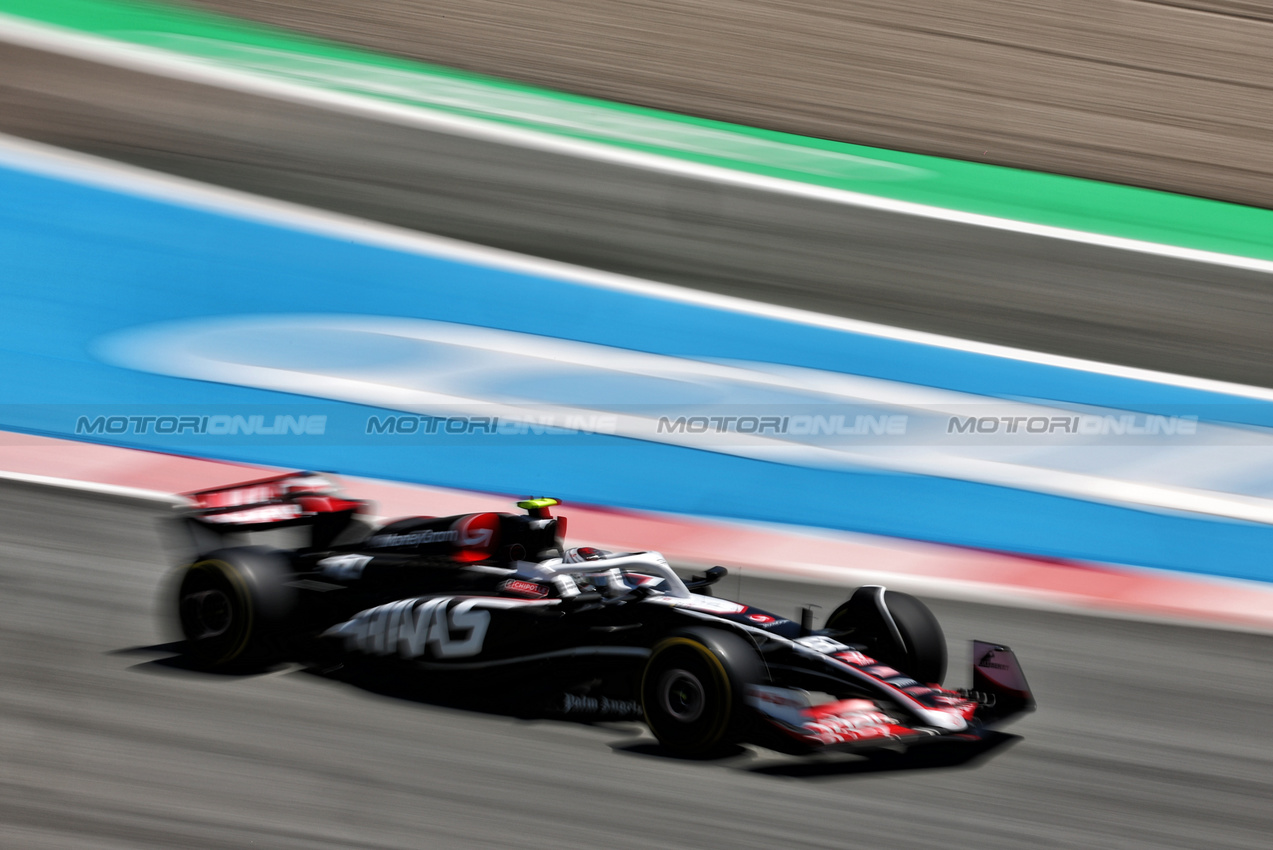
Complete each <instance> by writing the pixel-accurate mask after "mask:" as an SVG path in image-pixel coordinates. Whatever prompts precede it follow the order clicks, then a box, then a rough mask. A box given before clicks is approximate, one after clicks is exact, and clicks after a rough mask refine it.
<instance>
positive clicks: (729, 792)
mask: <svg viewBox="0 0 1273 850" xmlns="http://www.w3.org/2000/svg"><path fill="white" fill-rule="evenodd" d="M163 514H164V511H163V510H161V509H159V508H157V507H156V506H155V505H153V504H150V503H142V502H135V501H129V500H123V499H115V498H110V497H103V496H96V495H87V494H82V493H77V492H72V491H64V490H55V489H47V488H43V487H39V486H35V485H28V484H15V483H4V484H0V517H3V523H2V524H0V551H2V552H3V556H2V557H0V846H4V847H13V848H30V850H39V849H40V848H68V847H74V848H130V850H139V848H174V847H182V848H234V850H242V848H246V847H267V848H279V850H286V848H307V850H313V849H314V848H320V850H321V849H322V848H344V847H349V848H360V850H371V849H373V848H374V850H380V848H420V847H492V848H499V847H508V848H539V847H542V848H598V847H607V848H638V847H640V848H651V847H659V848H667V847H702V848H708V847H712V848H715V847H722V848H723V847H757V846H764V847H791V848H844V847H897V848H911V847H914V848H921V847H924V848H929V847H934V846H947V847H969V848H974V847H975V848H982V849H983V850H992V849H993V848H1003V850H1020V848H1023V847H1038V848H1054V847H1055V848H1076V847H1082V848H1120V849H1121V848H1142V847H1143V848H1153V850H1164V849H1165V848H1191V850H1193V849H1194V848H1201V847H1207V848H1266V847H1267V846H1268V834H1269V828H1270V826H1273V822H1271V821H1270V814H1269V809H1268V801H1269V800H1270V799H1273V741H1271V740H1270V738H1269V736H1268V734H1267V730H1266V726H1267V723H1266V721H1267V717H1268V707H1269V705H1270V703H1273V677H1270V676H1269V675H1268V670H1269V666H1268V665H1269V658H1270V657H1271V656H1273V637H1269V636H1257V635H1246V634H1238V633H1226V632H1218V631H1209V630H1203V629H1193V628H1180V627H1171V626H1162V625H1148V624H1138V623H1130V622H1123V621H1118V620H1106V619H1096V618H1086V617H1082V616H1074V615H1063V614H1051V613H1041V612H1037V611H1023V610H1017V609H1009V608H998V607H992V606H986V605H973V604H963V603H954V602H943V601H937V600H935V601H933V602H932V603H931V604H932V605H933V607H934V609H935V610H936V611H937V614H938V616H939V617H940V618H941V620H942V622H943V624H944V626H945V629H946V633H947V637H948V639H950V640H951V642H952V651H956V652H958V655H956V656H954V657H958V658H962V657H964V656H965V654H966V653H965V652H964V651H963V650H962V649H960V646H961V644H962V642H963V641H964V640H966V639H968V638H972V637H985V638H989V639H992V640H996V641H1001V642H1004V643H1007V644H1009V645H1011V646H1012V647H1013V649H1015V650H1016V651H1017V653H1018V654H1019V656H1020V657H1021V658H1022V659H1023V663H1024V665H1025V669H1026V672H1027V675H1028V676H1029V678H1030V681H1031V684H1032V685H1033V687H1034V689H1035V691H1036V694H1037V696H1038V700H1039V704H1040V709H1039V711H1038V712H1037V713H1036V714H1033V715H1031V716H1029V717H1027V718H1026V719H1024V720H1023V721H1021V722H1020V723H1018V724H1017V725H1016V726H1014V727H1011V728H1010V730H1009V731H1010V732H1011V733H1013V734H1012V736H1011V737H1006V738H1004V739H1003V740H1002V741H1000V742H999V744H998V745H997V746H996V747H994V748H992V749H990V750H989V751H986V752H981V753H975V754H969V753H961V752H952V751H943V750H934V749H930V750H928V751H924V752H923V753H922V754H912V756H910V757H893V758H877V759H867V758H865V757H862V756H844V755H841V756H835V757H831V758H823V759H807V760H799V759H794V758H791V757H786V756H778V755H775V754H772V753H769V752H767V751H762V750H750V749H749V750H744V751H742V752H739V753H735V754H733V755H731V756H729V757H726V758H722V759H719V760H715V761H707V762H696V761H681V760H676V759H672V758H668V757H666V756H665V755H663V754H662V753H661V751H660V750H659V749H658V747H657V745H655V744H654V742H653V740H652V739H651V738H650V737H649V735H648V733H645V732H644V731H643V730H642V728H641V727H640V726H639V725H637V724H631V723H608V724H597V725H588V724H584V723H578V722H564V721H555V720H519V719H514V718H509V717H504V716H495V715H487V714H479V713H475V712H471V711H463V710H459V709H453V708H440V707H437V706H434V705H429V704H424V703H419V702H413V701H408V700H401V699H394V698H389V697H384V696H379V695H376V694H373V693H370V692H368V691H365V690H361V689H359V688H357V687H353V686H351V685H348V684H344V683H339V682H334V681H331V680H328V679H324V678H319V677H317V676H314V675H311V674H308V673H304V672H300V671H298V670H296V669H285V670H283V671H280V672H275V673H272V674H268V675H261V676H248V677H232V676H217V675H208V674H199V673H194V672H189V671H183V670H181V669H178V668H175V667H173V666H170V665H168V664H165V663H164V659H166V658H167V657H168V656H167V655H166V654H165V653H164V652H162V651H159V650H154V649H152V647H154V646H155V645H156V644H160V643H162V642H163V641H164V640H165V638H166V635H165V634H164V633H163V632H162V630H161V629H160V626H159V619H158V617H157V613H156V609H157V603H158V600H159V598H160V588H161V587H162V586H163V579H164V576H165V574H166V572H167V570H168V563H169V560H170V559H171V558H174V557H175V554H171V553H169V552H167V551H166V550H165V548H164V543H163V542H162V539H161V534H160V532H159V531H158V527H159V521H160V519H161V518H162V517H163ZM725 590H726V591H728V592H730V594H731V595H732V591H733V579H732V578H731V579H726V583H725ZM844 593H845V591H844V589H842V588H841V589H836V588H822V587H817V586H813V585H798V584H785V583H777V582H769V581H762V580H759V579H747V580H746V582H745V586H744V596H745V597H746V598H747V600H748V601H750V602H753V603H754V604H758V605H762V606H767V607H769V608H771V609H773V610H776V611H778V612H791V611H793V610H794V608H795V606H796V605H797V604H799V603H801V602H819V603H821V604H823V605H824V606H829V605H831V604H834V603H835V602H837V601H838V600H839V599H840V598H841V597H843V595H844ZM824 610H826V609H825V608H824ZM962 666H963V665H962V664H960V665H953V669H954V670H955V672H954V673H953V675H952V678H951V682H952V683H953V684H956V685H958V684H961V683H962V677H963V676H964V675H965V674H964V673H963V672H962V669H961V668H962ZM970 756H971V757H970Z"/></svg>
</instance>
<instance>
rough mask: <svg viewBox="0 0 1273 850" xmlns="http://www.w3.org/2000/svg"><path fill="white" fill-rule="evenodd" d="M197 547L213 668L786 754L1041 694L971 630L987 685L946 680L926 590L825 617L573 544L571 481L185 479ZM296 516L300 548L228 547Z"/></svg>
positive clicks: (697, 747) (188, 637)
mask: <svg viewBox="0 0 1273 850" xmlns="http://www.w3.org/2000/svg"><path fill="white" fill-rule="evenodd" d="M188 498H189V499H190V507H189V508H188V510H186V511H185V512H184V514H183V518H182V522H183V524H184V526H185V528H186V529H187V530H188V531H189V532H190V533H191V535H192V536H193V539H194V541H195V544H196V550H197V551H199V552H200V554H199V555H198V556H197V557H195V558H194V559H193V561H192V562H191V563H190V564H189V565H188V566H185V567H183V568H182V569H181V570H180V571H179V573H178V575H177V576H176V578H175V588H176V594H175V597H176V598H175V599H173V603H174V605H175V608H176V615H177V619H178V620H179V622H180V627H181V630H182V633H183V635H184V637H185V641H184V643H183V644H182V649H183V652H184V653H185V655H186V657H187V659H188V660H189V661H190V662H191V663H193V664H196V665H200V666H203V667H207V668H227V667H229V668H233V667H246V666H252V665H263V664H268V663H272V662H275V661H279V660H292V661H301V662H304V663H308V664H310V665H313V666H316V667H319V668H323V669H333V668H335V667H339V666H343V665H358V664H365V665H372V666H374V667H375V669H377V670H381V671H385V673H384V674H385V675H389V676H395V677H398V678H404V677H412V678H415V679H419V680H421V681H424V682H428V683H430V685H432V686H434V687H436V688H439V689H442V690H445V691H447V692H451V693H456V694H464V693H470V692H471V693H478V692H498V693H500V694H503V695H505V696H506V697H507V698H509V699H512V700H519V699H521V700H532V699H538V698H539V697H541V696H543V695H545V694H549V693H556V694H557V695H558V699H559V700H564V705H566V706H567V707H568V706H571V705H573V706H587V707H590V708H592V709H593V710H596V711H599V712H601V713H602V714H606V713H609V714H610V715H614V716H622V715H627V716H633V717H641V718H643V719H644V720H645V722H646V723H647V724H648V725H649V727H650V729H651V731H653V733H654V735H655V736H656V737H657V738H658V740H659V742H660V743H661V744H662V745H663V746H664V747H665V748H666V749H667V750H669V751H671V752H673V753H675V754H679V755H700V754H704V753H707V752H710V751H713V750H715V749H717V748H719V747H721V746H723V745H726V744H736V743H742V742H751V743H757V744H761V745H763V746H767V747H771V748H774V749H779V750H783V751H787V752H810V751H816V750H824V749H831V748H835V749H852V748H866V747H879V746H882V745H890V746H892V745H898V744H901V745H906V744H910V743H913V742H919V741H926V740H952V739H955V740H969V741H975V740H980V739H981V738H982V737H984V736H985V735H986V734H987V732H988V730H990V729H991V728H992V727H994V726H996V725H998V724H1001V723H1003V722H1004V721H1006V720H1008V719H1010V718H1013V717H1015V716H1017V715H1019V714H1021V713H1022V712H1026V711H1030V710H1032V709H1033V707H1034V700H1033V697H1032V696H1031V693H1030V690H1029V687H1028V686H1027V685H1026V681H1025V678H1024V676H1023V675H1022V672H1021V668H1020V666H1019V665H1018V663H1017V660H1016V658H1015V656H1014V655H1013V653H1012V652H1011V651H1010V650H1009V649H1007V648H1006V647H1003V646H998V645H996V644H990V643H983V642H980V641H975V642H974V643H973V670H972V674H973V678H972V683H971V684H972V687H971V688H969V689H967V690H961V691H953V690H947V689H945V688H943V687H942V686H941V682H942V680H943V677H944V675H945V670H946V644H945V638H944V636H943V635H942V630H941V628H940V626H939V625H938V623H937V621H936V619H935V618H934V617H933V615H932V613H931V612H930V611H929V610H928V608H926V607H925V606H924V605H923V603H921V602H920V601H919V600H918V599H916V598H914V597H912V596H908V595H906V594H903V593H897V592H894V591H890V590H885V589H884V588H883V587H878V586H867V587H862V588H859V589H858V590H857V591H856V592H854V593H853V594H852V595H851V596H850V598H849V599H848V601H846V602H845V603H844V604H842V605H840V606H839V607H838V608H836V609H835V611H834V612H833V613H832V614H831V615H830V617H829V618H828V619H827V621H826V624H825V627H824V628H821V629H817V630H814V629H812V628H811V627H810V620H811V617H810V616H809V613H808V611H807V610H806V612H805V614H804V615H803V616H802V617H801V618H800V619H801V620H802V622H797V621H793V620H789V619H786V618H784V617H780V616H777V615H775V614H771V613H769V612H766V611H762V610H760V609H758V608H754V607H751V606H748V605H745V604H742V603H738V602H732V601H727V600H724V599H719V598H716V597H714V596H712V595H711V590H710V586H711V585H712V584H713V583H715V582H716V581H718V580H719V579H720V578H721V577H722V576H724V575H725V573H726V570H725V569H724V568H723V567H714V568H712V569H710V570H707V571H706V573H705V574H704V575H699V576H694V577H692V578H691V579H689V580H688V581H686V580H683V579H682V578H681V577H680V576H678V574H677V573H676V572H674V571H673V570H672V569H671V568H670V567H669V566H668V563H667V561H666V560H664V558H663V557H662V556H661V555H660V554H658V553H657V552H622V553H615V552H606V551H602V550H599V549H594V548H589V547H581V548H567V547H566V546H565V544H564V543H563V541H562V538H563V537H564V534H565V531H566V519H565V518H564V517H554V516H553V515H552V513H551V509H552V508H553V507H554V506H555V505H557V504H558V503H557V501H556V500H554V499H531V500H528V501H523V502H519V503H518V506H519V507H520V508H522V509H523V510H524V511H525V513H523V514H506V513H473V514H465V515H461V516H448V517H414V518H409V519H400V520H396V521H393V522H390V523H388V524H386V525H382V526H380V527H378V528H373V527H371V526H370V525H368V524H366V523H364V522H362V521H360V520H359V519H358V515H359V514H363V513H365V511H366V505H365V503H363V502H361V501H358V500H354V499H347V498H344V497H343V496H341V495H340V494H339V493H338V492H337V490H336V489H335V487H334V486H333V485H332V484H331V483H330V482H329V481H328V480H327V479H325V478H323V477H321V476H318V475H313V474H309V473H301V474H295V475H285V476H279V477H276V478H270V479H265V480H261V481H253V482H249V483H245V484H241V485H236V486H232V487H226V488H220V489H216V490H207V491H201V492H197V493H191V494H188ZM288 527H298V528H300V529H301V531H302V533H303V534H304V535H305V536H306V538H307V539H306V540H305V541H304V545H301V546H299V547H298V548H294V549H278V548H266V547H262V546H249V545H233V546H232V545H227V544H228V543H230V542H232V541H231V540H230V539H228V538H233V537H238V536H240V535H242V534H243V533H245V532H253V531H266V530H274V529H283V528H288Z"/></svg>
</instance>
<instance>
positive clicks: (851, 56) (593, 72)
mask: <svg viewBox="0 0 1273 850" xmlns="http://www.w3.org/2000/svg"><path fill="white" fill-rule="evenodd" d="M187 2H190V3H192V4H193V5H197V6H202V7H205V8H208V9H214V10H217V11H221V12H227V13H230V14H234V15H239V16H242V17H247V18H254V19H257V20H260V21H264V22H267V23H272V24H278V25H283V26H286V27H290V28H292V29H295V30H303V31H306V32H310V33H313V34H317V35H321V36H326V37H330V38H335V39H340V40H343V41H346V42H353V43H356V44H360V45H364V46H367V47H371V48H375V49H379V50H383V51H389V52H392V53H397V54H403V55H407V56H412V57H416V58H419V59H424V60H427V61H430V62H436V63H441V64H444V65H449V66H453V67H458V68H465V69H469V70H473V71H480V72H484V73H488V74H495V75H500V76H505V77H510V78H515V79H518V80H523V81H527V82H533V83H538V84H542V85H545V86H550V87H554V88H558V89H564V90H567V91H573V92H579V93H583V94H588V95H595V96H598V97H604V98H609V99H613V100H619V101H625V102H630V103H639V104H643V105H647V106H654V107H660V108H664V109H670V110H675V111H679V112H686V113H692V114H696V115H704V116H708V117H712V118H720V119H724V120H728V121H738V122H743V123H747V124H753V125H759V126H764V127H772V128H776V129H781V130H789V131H792V132H796V133H802V134H807V135H814V136H822V137H827V138H834V139H841V140H845V141H851V142H857V143H862V144H868V145H879V146H884V147H890V148H895V149H901V150H910V151H918V152H922V153H931V154H938V155H942V156H950V157H956V158H959V159H967V160H978V161H984V162H993V163H998V164H1002V165H1012V166H1019V167H1027V168H1033V169H1036V170H1043V171H1055V172H1061V173H1067V174H1075V175H1079V176H1085V177H1094V178H1098V179H1104V180H1111V181H1115V182H1121V183H1131V184H1135V185H1142V186H1150V187H1154V188H1161V189H1168V190H1173V191H1178V192H1185V193H1189V194H1197V195H1204V196H1208V197H1216V198H1222V199H1226V200H1232V201H1239V202H1242V203H1249V204H1254V205H1258V206H1266V207H1270V206H1273V144H1270V141H1271V140H1273V108H1271V107H1273V97H1271V94H1273V2H1266V1H1265V0H1181V2H1145V1H1144V0H1066V2H1056V0H1049V2H1040V0H1011V1H1010V2H1009V0H910V2H906V3H897V2H895V0H894V2H885V0H853V2H846V0H677V2H668V0H535V2H531V3H528V2H523V0H463V2H457V0H428V2H424V0H376V2H374V3H359V2H355V0H187Z"/></svg>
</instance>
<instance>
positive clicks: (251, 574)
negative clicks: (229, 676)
mask: <svg viewBox="0 0 1273 850" xmlns="http://www.w3.org/2000/svg"><path fill="white" fill-rule="evenodd" d="M289 576H290V570H289V569H288V565H287V562H286V560H285V559H284V558H283V557H282V556H281V555H280V554H278V553H277V552H276V551H275V550H272V549H264V548H261V547H241V548H237V549H222V550H219V551H216V552H212V553H211V554H209V555H207V556H205V557H201V558H200V559H199V560H197V561H195V562H194V563H192V564H190V565H188V566H186V567H184V568H183V569H182V570H181V572H180V577H179V581H178V584H177V600H176V602H177V618H178V621H179V623H180V624H181V632H182V635H183V636H184V637H185V639H186V649H185V651H186V656H187V657H188V658H189V659H190V660H191V661H193V662H194V663H195V665H196V666H199V667H204V668H209V669H211V668H227V667H257V666H264V665H266V664H269V663H271V662H272V661H275V660H278V657H279V655H280V654H281V652H280V650H281V641H280V637H281V632H282V628H283V625H284V623H285V622H286V620H287V616H288V615H289V614H290V613H291V612H292V609H293V608H294V607H295V590H294V589H292V588H290V587H287V585H286V584H285V582H286V581H287V579H288V577H289Z"/></svg>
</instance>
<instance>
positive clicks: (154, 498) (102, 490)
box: [0, 470, 186, 505]
mask: <svg viewBox="0 0 1273 850" xmlns="http://www.w3.org/2000/svg"><path fill="white" fill-rule="evenodd" d="M0 479H3V480H5V481H20V482H22V483H24V484H39V485H41V486H43V487H58V488H61V489H66V490H82V491H83V492H85V493H97V494H99V495H103V496H121V497H124V498H128V499H138V500H141V501H146V502H163V503H165V504H169V505H180V504H184V503H185V501H186V500H185V499H182V498H181V497H179V496H174V495H173V494H172V493H165V492H164V491H163V490H147V489H145V488H144V487H127V486H125V485H123V484H104V483H101V482H98V481H83V480H80V479H77V478H58V477H57V476H55V475H33V474H31V473H29V472H9V471H8V470H0Z"/></svg>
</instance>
